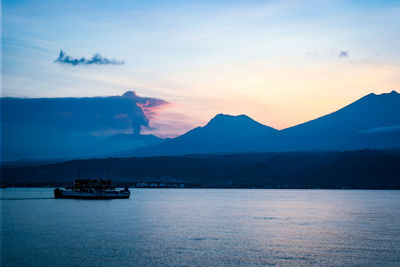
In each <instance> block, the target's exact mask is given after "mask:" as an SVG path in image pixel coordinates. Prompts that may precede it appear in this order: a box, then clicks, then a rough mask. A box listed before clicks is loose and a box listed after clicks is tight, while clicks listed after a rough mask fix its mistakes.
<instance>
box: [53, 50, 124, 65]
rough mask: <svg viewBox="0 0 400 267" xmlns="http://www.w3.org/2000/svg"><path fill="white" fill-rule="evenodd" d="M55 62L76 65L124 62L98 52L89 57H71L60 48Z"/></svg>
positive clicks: (119, 63) (120, 63)
mask: <svg viewBox="0 0 400 267" xmlns="http://www.w3.org/2000/svg"><path fill="white" fill-rule="evenodd" d="M54 62H55V63H60V64H70V65H72V66H77V65H93V64H96V65H123V64H125V62H124V61H121V60H116V59H108V58H105V57H102V56H100V54H94V55H93V56H92V57H91V58H84V57H81V58H73V57H71V56H68V55H67V54H65V52H64V51H62V50H60V54H59V55H58V58H57V59H56V60H54Z"/></svg>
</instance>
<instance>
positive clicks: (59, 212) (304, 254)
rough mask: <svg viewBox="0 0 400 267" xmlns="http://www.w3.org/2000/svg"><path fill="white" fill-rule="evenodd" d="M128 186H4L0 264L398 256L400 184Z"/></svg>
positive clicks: (366, 260)
mask: <svg viewBox="0 0 400 267" xmlns="http://www.w3.org/2000/svg"><path fill="white" fill-rule="evenodd" d="M132 193H133V195H132V196H131V199H128V200H124V199H120V200H118V199H116V200H94V201H93V200H68V199H53V198H52V189H46V188H7V189H5V190H1V198H2V200H1V203H0V204H1V208H2V219H1V221H2V225H1V238H2V248H1V254H2V255H1V257H2V259H1V260H2V266H258V265H276V266H287V265H296V266H309V265H321V266H400V191H368V190H358V191H357V190H354V191H353V190H244V189H236V190H227V189H133V190H132ZM24 198H26V199H24Z"/></svg>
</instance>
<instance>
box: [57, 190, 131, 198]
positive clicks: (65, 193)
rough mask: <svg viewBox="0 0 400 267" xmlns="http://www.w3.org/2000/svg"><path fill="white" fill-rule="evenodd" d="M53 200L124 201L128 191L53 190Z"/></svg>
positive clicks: (128, 193)
mask: <svg viewBox="0 0 400 267" xmlns="http://www.w3.org/2000/svg"><path fill="white" fill-rule="evenodd" d="M54 197H55V198H69V199H124V198H125V199H126V198H129V197H130V191H129V190H128V191H115V192H93V193H91V192H76V191H69V190H63V189H59V188H56V189H54Z"/></svg>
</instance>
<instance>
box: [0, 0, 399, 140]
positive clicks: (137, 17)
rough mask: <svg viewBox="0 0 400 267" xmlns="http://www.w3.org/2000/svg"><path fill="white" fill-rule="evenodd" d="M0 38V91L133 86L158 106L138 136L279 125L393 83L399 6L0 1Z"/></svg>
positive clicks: (103, 92)
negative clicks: (237, 121)
mask: <svg viewBox="0 0 400 267" xmlns="http://www.w3.org/2000/svg"><path fill="white" fill-rule="evenodd" d="M1 38H2V42H1V45H2V53H1V56H2V81H1V82H2V91H1V95H2V96H3V97H5V96H6V97H29V98H39V97H94V96H114V95H122V94H124V93H125V92H126V91H135V92H136V94H137V95H139V96H141V97H150V98H157V99H162V100H164V101H165V102H166V103H168V104H167V105H162V106H161V107H157V109H154V110H147V111H146V112H148V113H150V114H151V122H150V124H151V127H148V128H147V129H143V130H144V131H142V132H144V133H154V134H156V135H158V136H163V137H164V136H168V137H171V136H176V135H179V134H182V133H184V132H186V131H188V130H190V129H191V128H193V127H196V126H199V125H204V124H205V123H207V121H209V120H210V119H211V118H212V117H214V116H215V115H216V114H218V113H225V114H231V115H239V114H246V115H248V116H250V117H251V118H253V119H255V120H257V121H259V122H261V123H263V124H265V125H268V126H271V127H274V128H277V129H283V128H286V127H290V126H293V125H296V124H299V123H302V122H305V121H308V120H311V119H314V118H316V117H319V116H322V115H325V114H328V113H330V112H333V111H335V110H337V109H339V108H341V107H343V106H345V105H347V104H349V103H351V102H353V101H355V100H357V99H358V98H361V97H362V96H364V95H366V94H369V93H371V92H374V93H384V92H390V91H392V90H397V91H398V90H399V89H400V1H390V0H386V1H368V0H364V1H361V0H360V1H340V0H326V1H322V0H307V1H305V0H304V1H303V0H293V1H250V0H248V1H207V0H204V1H173V0H172V1H118V0H115V1H102V0H97V1H71V0H68V1H57V0H51V1H41V0H35V1H9V0H3V1H2V36H1ZM60 51H63V52H62V53H61V54H60ZM82 58H83V59H82ZM74 60H75V61H74Z"/></svg>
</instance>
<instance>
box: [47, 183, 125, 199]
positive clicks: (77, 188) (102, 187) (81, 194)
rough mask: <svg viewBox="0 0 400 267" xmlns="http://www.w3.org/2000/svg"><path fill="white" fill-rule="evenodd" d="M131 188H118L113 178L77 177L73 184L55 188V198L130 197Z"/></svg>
mask: <svg viewBox="0 0 400 267" xmlns="http://www.w3.org/2000/svg"><path fill="white" fill-rule="evenodd" d="M130 195H131V192H130V191H129V188H127V187H126V188H124V189H122V190H119V189H116V188H115V187H114V186H113V185H112V181H111V180H102V179H75V181H74V184H73V186H69V187H65V188H56V189H54V197H55V198H77V199H115V198H129V197H130Z"/></svg>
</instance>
